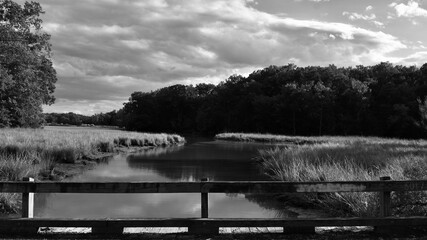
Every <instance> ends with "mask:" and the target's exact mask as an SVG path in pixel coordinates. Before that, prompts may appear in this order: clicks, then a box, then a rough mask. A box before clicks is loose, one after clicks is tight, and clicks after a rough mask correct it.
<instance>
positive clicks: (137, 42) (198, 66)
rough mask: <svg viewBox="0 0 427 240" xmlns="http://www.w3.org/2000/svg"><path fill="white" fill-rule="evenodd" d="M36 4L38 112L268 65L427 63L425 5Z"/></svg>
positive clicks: (99, 104)
mask: <svg viewBox="0 0 427 240" xmlns="http://www.w3.org/2000/svg"><path fill="white" fill-rule="evenodd" d="M17 2H18V3H20V4H23V3H24V0H17ZM38 2H40V4H41V5H42V7H43V9H44V11H45V12H46V13H45V14H44V15H43V16H42V19H43V30H44V31H45V32H47V33H49V34H50V35H51V36H52V38H51V43H52V51H53V55H52V60H53V64H54V68H55V69H56V71H57V76H58V82H57V83H56V90H55V94H54V95H55V97H56V99H57V100H56V103H55V104H53V105H51V106H44V111H45V112H59V113H62V112H75V113H80V114H85V115H92V114H95V113H100V112H104V113H105V112H108V111H112V110H118V109H120V108H122V107H123V103H124V102H126V101H128V99H129V97H130V95H131V93H133V92H135V91H142V92H149V91H152V90H156V89H159V88H162V87H166V86H170V85H173V84H193V85H196V84H198V83H214V84H217V83H219V82H220V81H224V80H225V79H227V78H228V77H229V76H231V75H233V74H240V75H243V76H247V75H248V74H249V73H251V72H253V71H255V70H258V69H261V68H264V67H268V66H270V65H278V66H281V65H287V64H288V63H294V64H296V65H298V66H328V65H329V64H334V65H336V66H356V65H360V64H362V65H365V66H366V65H374V64H377V63H380V62H384V61H388V62H391V63H394V64H401V65H416V66H418V67H420V66H422V64H424V62H427V61H426V60H425V59H427V34H426V28H425V26H427V25H426V24H427V0H388V1H386V0H375V1H374V0H371V1H368V0H358V1H354V0H203V1H202V0H179V1H178V0H73V1H70V0H38Z"/></svg>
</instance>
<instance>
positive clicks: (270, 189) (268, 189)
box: [0, 180, 427, 193]
mask: <svg viewBox="0 0 427 240" xmlns="http://www.w3.org/2000/svg"><path fill="white" fill-rule="evenodd" d="M425 190H427V180H418V181H348V182H347V181H343V182H270V181H251V182H246V181H239V182H224V181H220V182H0V192H15V193H28V192H33V193H310V192H381V191H425Z"/></svg>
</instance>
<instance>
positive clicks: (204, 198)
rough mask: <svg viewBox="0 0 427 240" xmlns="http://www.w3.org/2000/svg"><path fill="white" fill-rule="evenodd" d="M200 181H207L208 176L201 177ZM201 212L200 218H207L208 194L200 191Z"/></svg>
mask: <svg viewBox="0 0 427 240" xmlns="http://www.w3.org/2000/svg"><path fill="white" fill-rule="evenodd" d="M200 181H202V182H208V181H209V179H208V178H202V179H201V180H200ZM201 196H202V198H201V212H202V218H208V217H209V196H208V193H207V192H203V191H202V193H201Z"/></svg>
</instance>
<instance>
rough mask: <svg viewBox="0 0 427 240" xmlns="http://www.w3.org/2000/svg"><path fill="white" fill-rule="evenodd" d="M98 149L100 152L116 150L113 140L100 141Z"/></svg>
mask: <svg viewBox="0 0 427 240" xmlns="http://www.w3.org/2000/svg"><path fill="white" fill-rule="evenodd" d="M97 149H98V151H99V152H114V145H113V143H111V142H99V143H98V146H97Z"/></svg>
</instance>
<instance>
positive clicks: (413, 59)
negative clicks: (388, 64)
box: [395, 51, 427, 67]
mask: <svg viewBox="0 0 427 240" xmlns="http://www.w3.org/2000/svg"><path fill="white" fill-rule="evenodd" d="M426 59H427V51H421V52H416V53H414V54H411V55H409V56H407V57H404V58H401V59H398V60H396V61H395V62H396V64H402V65H416V66H418V67H421V66H422V65H423V64H425V63H426Z"/></svg>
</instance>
